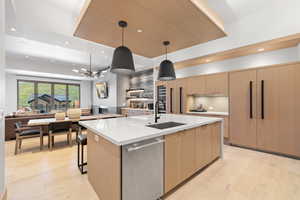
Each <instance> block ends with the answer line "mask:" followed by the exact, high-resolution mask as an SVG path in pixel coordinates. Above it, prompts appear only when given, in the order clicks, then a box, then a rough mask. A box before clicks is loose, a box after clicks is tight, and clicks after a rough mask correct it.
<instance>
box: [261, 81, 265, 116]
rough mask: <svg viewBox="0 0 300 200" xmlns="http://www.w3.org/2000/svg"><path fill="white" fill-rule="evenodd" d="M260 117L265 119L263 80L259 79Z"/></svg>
mask: <svg viewBox="0 0 300 200" xmlns="http://www.w3.org/2000/svg"><path fill="white" fill-rule="evenodd" d="M261 119H265V81H264V80H261Z"/></svg>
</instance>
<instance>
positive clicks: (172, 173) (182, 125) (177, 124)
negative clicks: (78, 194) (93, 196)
mask: <svg viewBox="0 0 300 200" xmlns="http://www.w3.org/2000/svg"><path fill="white" fill-rule="evenodd" d="M153 121H154V117H153V116H152V115H146V116H136V117H127V118H116V119H107V120H94V121H85V122H80V124H81V125H82V126H84V127H86V128H87V129H88V133H87V134H88V136H87V138H88V150H87V159H88V179H89V181H90V183H91V185H92V186H93V188H94V190H95V191H96V193H97V194H98V196H99V198H100V199H101V200H121V199H122V200H138V199H139V200H140V199H143V200H153V199H158V198H160V197H161V196H163V195H164V194H166V193H167V192H169V191H171V190H172V189H174V188H176V187H177V186H178V185H180V184H181V183H182V182H184V181H185V180H187V179H188V178H189V177H191V176H192V175H193V174H195V173H196V172H198V171H199V170H201V169H202V168H204V167H205V166H208V165H209V164H211V163H212V162H214V161H215V160H216V159H218V158H222V156H223V153H222V152H223V150H222V146H223V145H222V144H223V119H221V118H212V117H199V116H188V115H173V114H165V115H162V116H161V118H160V119H159V121H158V123H157V124H155V123H153Z"/></svg>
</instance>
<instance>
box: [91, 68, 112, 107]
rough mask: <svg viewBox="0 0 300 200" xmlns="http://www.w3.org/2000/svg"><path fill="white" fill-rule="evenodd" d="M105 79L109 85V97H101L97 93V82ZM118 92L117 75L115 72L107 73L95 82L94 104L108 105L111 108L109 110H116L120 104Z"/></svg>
mask: <svg viewBox="0 0 300 200" xmlns="http://www.w3.org/2000/svg"><path fill="white" fill-rule="evenodd" d="M103 81H105V82H106V83H107V86H108V98H106V99H99V98H98V96H97V93H96V87H95V84H96V83H98V82H103ZM117 93H118V84H117V75H116V74H113V73H110V72H108V73H106V74H105V76H104V77H103V78H99V79H98V80H96V81H94V83H93V94H92V96H93V105H94V106H107V107H109V108H111V109H110V110H109V111H111V112H115V111H116V107H117V105H118V102H117Z"/></svg>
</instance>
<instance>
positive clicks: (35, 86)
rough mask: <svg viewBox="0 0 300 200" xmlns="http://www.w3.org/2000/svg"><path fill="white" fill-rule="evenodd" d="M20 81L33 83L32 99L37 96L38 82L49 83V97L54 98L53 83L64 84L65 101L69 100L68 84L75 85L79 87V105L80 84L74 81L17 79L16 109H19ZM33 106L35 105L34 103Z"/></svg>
mask: <svg viewBox="0 0 300 200" xmlns="http://www.w3.org/2000/svg"><path fill="white" fill-rule="evenodd" d="M20 82H29V83H33V87H34V88H33V89H34V99H37V97H38V84H39V83H46V84H50V85H51V97H52V98H54V85H55V84H60V85H66V101H67V102H68V101H69V86H70V85H72V86H76V87H78V89H79V107H81V85H80V84H76V83H64V82H51V81H35V80H24V79H17V110H19V109H20V105H19V103H20V97H19V92H20V88H19V86H20ZM52 106H53V102H51V107H52ZM33 107H36V105H34V106H33ZM68 108H69V102H68V103H67V107H66V109H68Z"/></svg>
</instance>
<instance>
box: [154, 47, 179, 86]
mask: <svg viewBox="0 0 300 200" xmlns="http://www.w3.org/2000/svg"><path fill="white" fill-rule="evenodd" d="M163 45H164V46H165V47H166V59H165V60H164V61H162V62H161V63H160V66H159V72H158V78H157V79H158V80H160V81H171V80H175V79H176V74H175V70H174V65H173V63H172V62H171V61H170V60H168V45H170V42H169V41H164V42H163Z"/></svg>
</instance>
